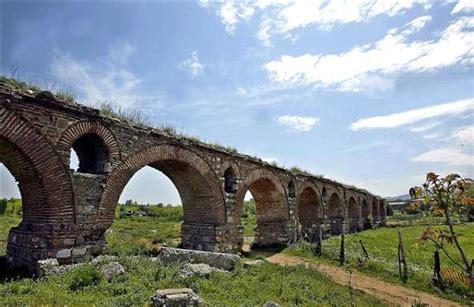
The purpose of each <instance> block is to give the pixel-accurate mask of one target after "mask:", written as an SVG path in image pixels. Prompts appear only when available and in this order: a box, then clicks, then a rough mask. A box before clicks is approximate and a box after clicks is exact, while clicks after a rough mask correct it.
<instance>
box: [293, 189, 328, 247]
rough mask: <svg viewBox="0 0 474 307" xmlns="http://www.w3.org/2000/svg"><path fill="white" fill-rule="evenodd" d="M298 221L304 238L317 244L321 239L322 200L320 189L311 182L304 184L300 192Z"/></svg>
mask: <svg viewBox="0 0 474 307" xmlns="http://www.w3.org/2000/svg"><path fill="white" fill-rule="evenodd" d="M297 207H298V220H299V222H300V224H301V232H302V235H303V238H305V239H307V240H310V241H311V242H315V241H318V240H319V237H320V226H321V212H322V206H321V198H320V196H319V192H318V187H317V186H316V185H315V184H314V183H312V182H309V181H306V182H304V183H303V184H302V185H301V187H300V189H299V192H298V205H297Z"/></svg>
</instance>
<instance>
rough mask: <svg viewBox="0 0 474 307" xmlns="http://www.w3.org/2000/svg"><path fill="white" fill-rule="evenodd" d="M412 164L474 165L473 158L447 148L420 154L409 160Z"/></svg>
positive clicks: (455, 149)
mask: <svg viewBox="0 0 474 307" xmlns="http://www.w3.org/2000/svg"><path fill="white" fill-rule="evenodd" d="M411 161H414V162H443V163H447V164H448V165H468V166H472V165H474V156H472V155H468V154H465V153H463V152H461V151H460V150H459V149H457V148H453V147H447V148H441V149H434V150H430V151H427V152H425V153H422V154H420V155H418V156H416V157H414V158H412V159H411Z"/></svg>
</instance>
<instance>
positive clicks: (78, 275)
mask: <svg viewBox="0 0 474 307" xmlns="http://www.w3.org/2000/svg"><path fill="white" fill-rule="evenodd" d="M70 278H71V279H70V282H69V289H71V290H72V291H78V290H83V289H84V288H86V287H92V286H95V285H97V284H98V283H99V282H100V281H101V280H102V279H103V274H102V272H100V271H99V270H98V269H97V268H96V267H94V266H93V265H91V264H86V265H84V266H81V267H79V268H78V269H77V270H74V271H73V272H71V274H70Z"/></svg>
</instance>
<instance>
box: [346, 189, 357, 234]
mask: <svg viewBox="0 0 474 307" xmlns="http://www.w3.org/2000/svg"><path fill="white" fill-rule="evenodd" d="M347 218H348V222H349V229H350V231H358V230H359V223H360V206H359V204H358V202H357V199H356V197H355V196H350V197H349V200H348V201H347Z"/></svg>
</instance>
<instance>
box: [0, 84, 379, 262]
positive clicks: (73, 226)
mask: <svg viewBox="0 0 474 307" xmlns="http://www.w3.org/2000/svg"><path fill="white" fill-rule="evenodd" d="M72 148H73V149H74V150H75V151H76V153H77V155H78V157H79V160H80V163H79V169H78V171H73V170H71V169H69V159H70V154H71V149H72ZM0 161H1V162H2V163H4V164H5V165H6V167H7V168H8V169H9V170H10V172H11V173H12V174H13V176H14V177H15V179H16V180H17V181H18V185H19V189H20V192H21V196H22V199H23V219H22V222H21V223H20V225H19V226H17V227H14V228H12V229H11V231H10V234H9V237H8V246H7V258H8V261H9V263H10V264H11V265H13V266H27V267H29V268H30V269H31V270H34V268H35V264H36V261H37V260H40V259H45V258H54V257H55V258H57V259H58V261H59V262H60V263H72V262H80V261H84V260H85V259H88V258H90V257H91V256H95V255H98V254H100V253H102V252H103V249H104V247H105V239H104V234H105V231H106V230H107V229H108V227H110V225H111V224H112V223H113V220H114V210H115V206H116V203H117V201H118V199H119V197H120V194H121V193H122V190H123V189H124V187H125V185H126V184H127V182H128V181H129V179H130V178H131V177H132V176H133V175H134V174H135V173H136V172H137V171H138V170H139V169H141V168H142V167H144V166H147V165H148V166H151V167H153V168H156V169H158V170H160V171H162V172H163V173H164V174H166V175H167V176H168V177H169V178H170V179H171V181H172V182H173V183H174V184H175V186H176V188H177V190H178V192H179V194H180V197H181V200H182V204H183V210H184V221H183V223H182V245H183V247H184V248H190V249H198V250H209V251H224V252H236V251H240V250H241V248H242V244H243V227H242V225H241V222H240V217H241V212H242V207H243V200H244V196H245V193H246V192H247V191H248V190H250V191H251V192H252V195H253V196H254V198H255V201H256V203H257V230H256V243H257V244H259V245H261V246H268V245H273V244H288V243H291V242H293V241H294V240H296V239H297V238H298V236H299V235H300V234H303V235H304V236H305V237H309V236H312V237H315V234H316V237H323V236H329V235H331V234H339V233H341V232H342V231H358V230H361V229H367V228H370V227H373V226H374V225H378V224H383V223H384V222H385V217H386V216H385V212H386V209H385V206H386V205H385V201H384V200H383V199H381V198H380V197H377V196H375V195H372V194H370V193H369V192H368V191H365V190H361V189H357V188H355V187H350V186H346V185H343V184H341V183H338V182H335V181H332V180H329V179H325V178H320V177H315V176H310V175H306V174H294V173H291V172H290V171H288V170H285V169H282V168H279V167H276V166H273V165H270V164H268V163H266V162H263V161H262V160H260V159H257V158H253V157H250V156H247V155H242V154H238V153H235V152H228V151H226V150H224V149H216V148H214V147H211V146H209V145H206V144H204V143H201V142H198V141H194V140H192V139H188V138H185V137H179V136H174V135H170V134H167V133H165V132H163V131H160V130H156V129H152V128H148V127H143V126H138V125H135V124H133V123H131V122H128V121H124V120H122V121H121V120H118V119H116V118H112V117H107V116H103V115H101V114H100V112H99V111H98V110H95V109H92V108H89V107H85V106H81V105H78V104H74V103H69V102H65V101H62V100H60V99H58V98H57V97H54V96H53V95H52V94H50V93H47V92H42V93H39V94H37V95H33V94H32V93H26V92H18V91H14V90H12V89H11V88H9V87H8V86H7V85H5V84H2V83H0Z"/></svg>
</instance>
